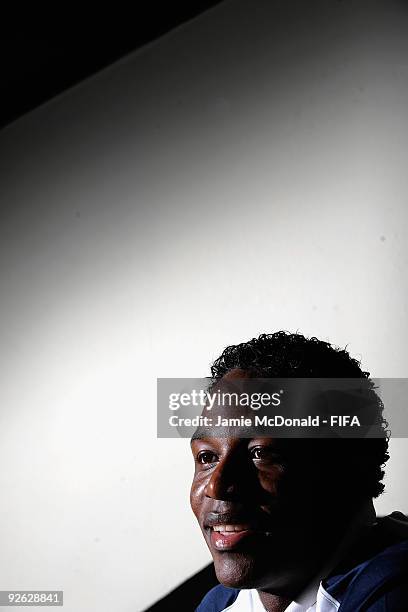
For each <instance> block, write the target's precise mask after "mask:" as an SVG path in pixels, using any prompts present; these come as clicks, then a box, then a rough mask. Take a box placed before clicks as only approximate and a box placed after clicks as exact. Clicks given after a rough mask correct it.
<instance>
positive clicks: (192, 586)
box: [145, 563, 218, 612]
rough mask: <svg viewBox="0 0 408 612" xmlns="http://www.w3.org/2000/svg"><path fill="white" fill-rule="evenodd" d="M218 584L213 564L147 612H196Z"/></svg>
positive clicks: (146, 611)
mask: <svg viewBox="0 0 408 612" xmlns="http://www.w3.org/2000/svg"><path fill="white" fill-rule="evenodd" d="M216 584H218V580H217V578H216V576H215V572H214V566H213V564H212V563H211V564H210V565H207V566H206V567H204V569H202V570H201V571H199V572H197V574H194V576H192V577H191V578H189V579H188V580H186V581H185V582H183V583H182V584H180V586H178V587H177V588H176V589H174V591H171V592H170V593H169V594H168V595H166V596H165V597H162V599H160V600H159V601H158V602H156V603H155V604H153V606H151V607H150V608H147V609H146V610H145V612H164V611H165V610H166V612H167V611H168V610H191V611H193V610H195V609H196V607H197V606H198V604H199V603H200V601H201V600H202V598H203V597H204V595H205V594H206V593H207V592H208V591H209V590H210V589H211V588H212V587H213V586H215V585H216Z"/></svg>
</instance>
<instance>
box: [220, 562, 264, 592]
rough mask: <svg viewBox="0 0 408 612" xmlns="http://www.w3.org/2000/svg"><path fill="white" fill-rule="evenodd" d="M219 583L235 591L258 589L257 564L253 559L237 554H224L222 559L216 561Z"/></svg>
mask: <svg viewBox="0 0 408 612" xmlns="http://www.w3.org/2000/svg"><path fill="white" fill-rule="evenodd" d="M214 568H215V573H216V575H217V579H218V581H219V582H220V583H221V584H223V585H224V586H226V587H229V588H233V589H253V588H257V586H258V580H257V579H256V575H255V574H256V572H255V563H254V561H253V559H250V558H248V557H247V556H244V555H240V554H237V553H234V554H232V555H231V554H228V553H222V557H221V559H214Z"/></svg>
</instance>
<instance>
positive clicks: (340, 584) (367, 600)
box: [323, 513, 408, 612]
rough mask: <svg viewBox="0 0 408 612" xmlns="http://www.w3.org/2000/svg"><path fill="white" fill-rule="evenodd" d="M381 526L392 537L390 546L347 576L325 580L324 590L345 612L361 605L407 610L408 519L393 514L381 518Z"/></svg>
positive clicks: (399, 514)
mask: <svg viewBox="0 0 408 612" xmlns="http://www.w3.org/2000/svg"><path fill="white" fill-rule="evenodd" d="M379 527H380V528H381V530H383V529H385V531H386V532H387V538H388V536H390V535H392V536H393V537H392V543H391V544H390V541H389V542H388V545H385V546H384V547H382V549H381V550H377V551H376V554H374V555H372V556H370V557H369V558H367V559H365V560H364V561H363V562H361V563H359V564H357V565H356V566H354V567H353V568H352V569H350V571H348V572H346V573H345V574H343V575H337V576H336V575H335V576H331V577H330V578H329V579H327V580H326V581H324V584H323V586H324V588H325V589H326V590H327V592H328V593H329V594H330V595H331V596H332V597H334V598H335V599H336V600H337V601H338V602H340V603H341V610H344V611H345V612H348V611H349V610H350V611H354V610H357V609H361V607H362V606H363V607H364V606H365V607H364V609H370V610H372V611H373V612H374V611H375V610H377V609H378V610H390V611H391V610H404V611H405V610H408V519H407V517H405V516H404V515H403V514H402V513H393V514H392V515H390V517H385V518H384V519H381V521H380V525H379ZM385 541H386V540H384V541H383V542H384V543H385ZM397 604H398V605H397ZM401 605H402V607H400V606H401ZM404 606H405V607H404Z"/></svg>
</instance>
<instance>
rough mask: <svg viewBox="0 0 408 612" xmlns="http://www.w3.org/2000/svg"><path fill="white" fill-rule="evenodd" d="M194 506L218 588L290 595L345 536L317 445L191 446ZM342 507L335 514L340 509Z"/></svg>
mask: <svg viewBox="0 0 408 612" xmlns="http://www.w3.org/2000/svg"><path fill="white" fill-rule="evenodd" d="M191 449H192V452H193V457H194V464H195V472H194V479H193V483H192V487H191V495H190V501H191V506H192V509H193V512H194V514H195V516H196V518H197V520H198V522H199V525H200V527H201V530H202V532H203V535H204V538H205V540H206V543H207V545H208V547H209V549H210V552H211V554H212V557H213V560H214V565H215V571H216V574H217V577H218V580H219V581H220V582H221V583H223V584H224V585H226V586H230V587H238V588H259V589H264V590H268V589H272V591H273V592H275V593H276V594H283V595H288V594H289V595H291V594H292V593H295V592H296V591H297V589H298V588H301V587H302V586H303V584H304V583H305V581H307V580H308V579H309V578H310V576H311V575H312V574H313V573H314V572H315V571H316V570H317V569H318V567H319V564H320V563H321V562H322V558H324V555H325V554H326V553H327V546H328V545H332V544H333V541H334V540H335V538H336V537H338V536H339V535H340V534H341V529H342V524H341V521H342V520H343V518H342V516H343V515H344V513H343V510H344V508H343V509H340V506H341V505H342V502H341V501H340V502H339V499H338V497H339V496H338V492H337V491H333V486H332V484H331V483H330V482H329V483H328V481H327V479H326V478H323V477H322V472H321V470H320V466H321V465H322V463H324V461H323V462H322V457H321V456H319V453H318V449H319V446H318V445H316V444H315V443H314V441H313V440H306V439H303V440H302V439H273V438H239V437H233V436H231V435H228V434H227V435H226V436H225V437H219V438H216V437H212V436H208V435H207V436H206V434H205V432H203V435H202V436H199V437H197V438H193V440H192V442H191ZM336 506H337V508H336Z"/></svg>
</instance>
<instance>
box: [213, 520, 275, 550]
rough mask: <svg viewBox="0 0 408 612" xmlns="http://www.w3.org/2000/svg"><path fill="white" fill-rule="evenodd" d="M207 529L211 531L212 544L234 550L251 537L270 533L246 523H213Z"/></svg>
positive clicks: (223, 548) (220, 548)
mask: <svg viewBox="0 0 408 612" xmlns="http://www.w3.org/2000/svg"><path fill="white" fill-rule="evenodd" d="M207 529H208V530H209V531H210V541H211V544H212V546H213V547H214V548H215V549H216V550H219V551H227V550H234V549H236V548H238V547H239V546H240V545H241V544H242V543H243V542H244V541H245V542H246V541H247V540H248V539H250V538H253V537H255V536H259V535H264V536H265V535H269V534H268V532H266V531H260V530H259V529H255V528H254V527H252V526H251V525H249V524H245V523H242V524H223V525H213V526H212V527H207Z"/></svg>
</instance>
